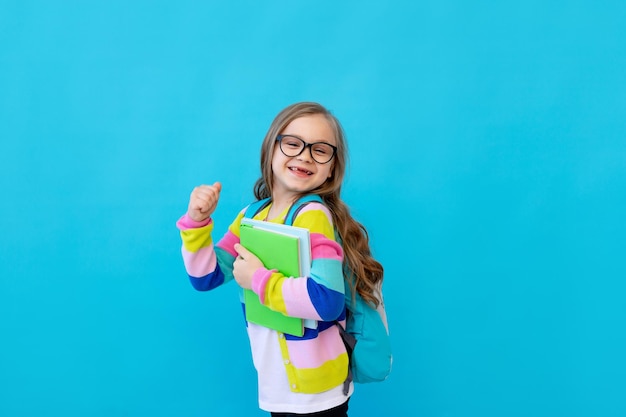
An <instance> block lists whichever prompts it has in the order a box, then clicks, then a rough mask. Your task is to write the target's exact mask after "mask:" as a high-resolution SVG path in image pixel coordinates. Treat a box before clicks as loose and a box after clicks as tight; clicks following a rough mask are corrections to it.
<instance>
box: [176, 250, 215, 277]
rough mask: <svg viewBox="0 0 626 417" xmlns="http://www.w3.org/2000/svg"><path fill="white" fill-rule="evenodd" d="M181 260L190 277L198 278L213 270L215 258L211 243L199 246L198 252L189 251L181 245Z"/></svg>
mask: <svg viewBox="0 0 626 417" xmlns="http://www.w3.org/2000/svg"><path fill="white" fill-rule="evenodd" d="M182 253H183V262H184V264H185V269H186V270H187V273H188V274H189V275H191V276H192V277H196V278H200V277H203V276H205V275H206V274H208V273H210V272H213V271H215V268H216V267H217V259H216V257H215V251H214V250H213V245H210V246H207V247H204V248H200V249H199V250H198V252H195V253H194V252H189V251H188V250H187V249H185V248H184V247H183V249H182Z"/></svg>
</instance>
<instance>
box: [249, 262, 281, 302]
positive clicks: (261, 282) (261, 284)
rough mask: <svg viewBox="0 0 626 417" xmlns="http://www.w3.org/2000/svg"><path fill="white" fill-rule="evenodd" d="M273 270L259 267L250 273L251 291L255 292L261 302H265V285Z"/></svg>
mask: <svg viewBox="0 0 626 417" xmlns="http://www.w3.org/2000/svg"><path fill="white" fill-rule="evenodd" d="M274 272H276V270H275V269H273V270H271V271H270V270H267V269H265V268H259V269H257V270H256V271H254V274H252V291H254V292H255V293H257V295H258V296H259V300H261V303H263V304H265V286H266V285H267V281H268V280H269V279H270V277H271V276H272V274H273V273H274Z"/></svg>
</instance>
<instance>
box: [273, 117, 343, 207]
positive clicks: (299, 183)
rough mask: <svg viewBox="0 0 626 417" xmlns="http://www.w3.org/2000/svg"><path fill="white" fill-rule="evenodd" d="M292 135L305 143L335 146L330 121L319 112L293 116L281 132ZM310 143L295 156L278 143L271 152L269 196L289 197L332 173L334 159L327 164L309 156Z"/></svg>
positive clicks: (292, 197) (312, 185) (320, 181)
mask: <svg viewBox="0 0 626 417" xmlns="http://www.w3.org/2000/svg"><path fill="white" fill-rule="evenodd" d="M281 134H282V135H293V136H297V137H299V138H301V139H302V140H304V141H305V142H306V143H314V142H326V143H329V144H331V145H334V146H336V145H337V143H336V138H335V135H334V132H333V129H332V127H331V125H330V124H329V122H328V120H327V119H326V117H325V116H324V115H322V114H312V115H306V116H302V117H298V118H297V119H294V120H293V121H292V122H291V123H289V124H288V125H287V126H286V127H285V128H284V129H283V131H282V132H281ZM310 149H311V148H309V147H306V148H305V149H304V151H303V152H302V153H301V154H300V155H298V156H293V157H290V156H286V155H285V154H283V152H282V151H281V150H280V146H279V144H278V143H276V144H275V146H274V152H273V155H272V172H273V187H272V188H273V190H272V194H273V196H272V198H273V199H274V200H275V201H277V200H292V199H294V198H295V197H296V196H297V195H299V194H302V193H306V192H308V191H311V190H313V189H315V188H317V187H319V186H320V185H322V184H323V183H324V182H325V181H326V180H327V179H328V178H330V177H331V176H332V173H333V161H330V162H328V163H326V164H320V163H317V162H315V160H313V158H311V152H310Z"/></svg>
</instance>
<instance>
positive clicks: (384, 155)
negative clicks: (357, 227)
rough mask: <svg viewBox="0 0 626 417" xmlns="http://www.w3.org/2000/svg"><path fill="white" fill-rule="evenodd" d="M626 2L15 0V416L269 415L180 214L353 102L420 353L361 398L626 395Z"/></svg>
mask: <svg viewBox="0 0 626 417" xmlns="http://www.w3.org/2000/svg"><path fill="white" fill-rule="evenodd" d="M625 21H626V3H624V2H623V1H605V2H592V1H552V2H544V1H537V0H531V1H526V2H491V1H479V2H463V1H458V0H456V1H455V0H445V1H420V2H408V1H407V2H379V3H374V2H371V3H364V2H330V1H319V2H298V1H288V2H287V1H286V2H272V1H269V2H253V1H250V2H238V1H233V2H224V4H222V3H221V2H220V3H218V2H193V1H186V0H181V1H177V2H165V1H153V2H148V1H133V2H125V1H124V2H123V1H94V2H80V1H64V2H46V1H17V0H16V1H7V0H3V1H1V2H0V143H1V147H0V174H1V175H0V190H1V191H0V192H1V199H0V201H1V202H0V256H1V263H0V279H1V281H0V335H1V336H0V337H1V345H0V415H2V416H10V417H21V416H41V417H44V416H61V415H62V416H67V417H72V416H148V415H149V416H153V417H157V416H212V415H221V414H224V415H236V413H240V414H241V415H247V416H257V415H258V416H262V415H265V414H264V413H263V412H261V411H259V410H258V409H257V403H256V379H255V373H254V370H253V368H252V364H251V359H250V354H249V347H248V342H247V338H246V334H245V331H244V327H243V322H242V318H241V312H240V307H239V306H238V305H237V302H236V291H235V287H234V286H228V287H225V288H221V289H219V290H217V291H215V292H214V293H208V294H207V293H197V292H194V291H193V290H192V288H191V286H190V285H189V283H188V282H187V278H186V276H185V273H184V270H183V267H182V261H181V259H180V252H179V247H180V241H179V237H178V233H177V230H176V228H175V226H174V224H175V221H176V220H177V219H178V217H179V216H180V215H182V214H183V213H184V211H185V210H186V205H187V199H188V196H189V193H190V192H191V189H192V188H193V187H194V186H195V185H197V184H200V183H208V182H213V181H216V180H220V181H222V183H223V185H224V189H223V194H222V201H221V202H220V207H219V209H218V212H217V214H216V216H215V220H216V223H217V226H216V227H217V233H218V234H220V233H223V232H224V231H225V229H226V227H227V225H228V223H229V222H230V220H232V218H233V217H234V215H235V213H236V211H237V210H239V209H240V208H241V207H243V205H245V204H246V203H248V202H249V201H250V200H251V199H252V193H251V189H252V185H253V183H254V180H255V179H256V178H257V176H258V173H259V168H258V153H259V147H260V142H261V140H262V137H263V135H264V134H265V131H266V130H267V128H268V126H269V124H270V122H271V120H272V118H273V117H274V116H275V114H276V113H277V112H278V111H279V110H280V109H282V108H283V107H284V106H286V105H288V104H290V103H292V102H294V101H300V100H314V101H319V102H321V103H323V104H324V105H326V106H327V107H329V108H330V109H331V110H332V111H333V112H334V113H335V114H336V115H337V116H338V117H339V119H340V120H341V121H342V123H343V125H344V128H345V130H346V132H347V136H348V140H349V144H350V150H351V166H350V173H349V176H348V178H347V180H346V184H345V188H344V190H345V191H344V199H345V200H346V201H347V202H348V204H349V205H350V206H351V207H352V211H353V214H354V215H355V217H356V218H357V219H358V220H360V221H362V222H363V223H364V224H366V226H367V227H368V230H369V232H370V235H371V239H372V247H373V250H374V253H375V255H376V256H377V257H378V258H379V259H380V260H381V262H382V263H383V264H384V266H385V267H386V281H385V292H386V302H387V309H388V314H389V317H390V326H391V332H392V343H393V347H394V353H395V362H394V365H395V366H394V371H393V373H392V375H391V376H390V378H389V380H388V381H387V382H385V383H383V384H376V385H364V386H358V387H357V393H356V394H355V396H354V397H353V400H352V401H351V404H350V408H351V410H352V415H354V416H357V415H361V416H376V415H381V416H397V415H409V414H410V415H416V416H429V417H430V416H433V417H434V416H441V417H444V416H445V417H457V416H483V417H484V416H487V417H496V416H624V415H626V396H625V395H624V394H625V393H626V360H625V358H624V357H625V352H626V335H625V329H626V302H625V295H626V284H625V281H624V280H625V278H626V264H625V260H624V259H625V257H624V250H625V247H626V237H625V236H626V223H625V221H624V213H625V211H626V70H625V68H626V34H625V29H624V22H625Z"/></svg>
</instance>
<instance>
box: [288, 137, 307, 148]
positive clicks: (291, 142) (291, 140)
mask: <svg viewBox="0 0 626 417" xmlns="http://www.w3.org/2000/svg"><path fill="white" fill-rule="evenodd" d="M283 144H284V145H286V146H288V147H290V148H294V149H298V148H300V147H301V146H302V142H301V141H299V140H298V139H296V138H292V137H288V136H287V137H284V138H283Z"/></svg>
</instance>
